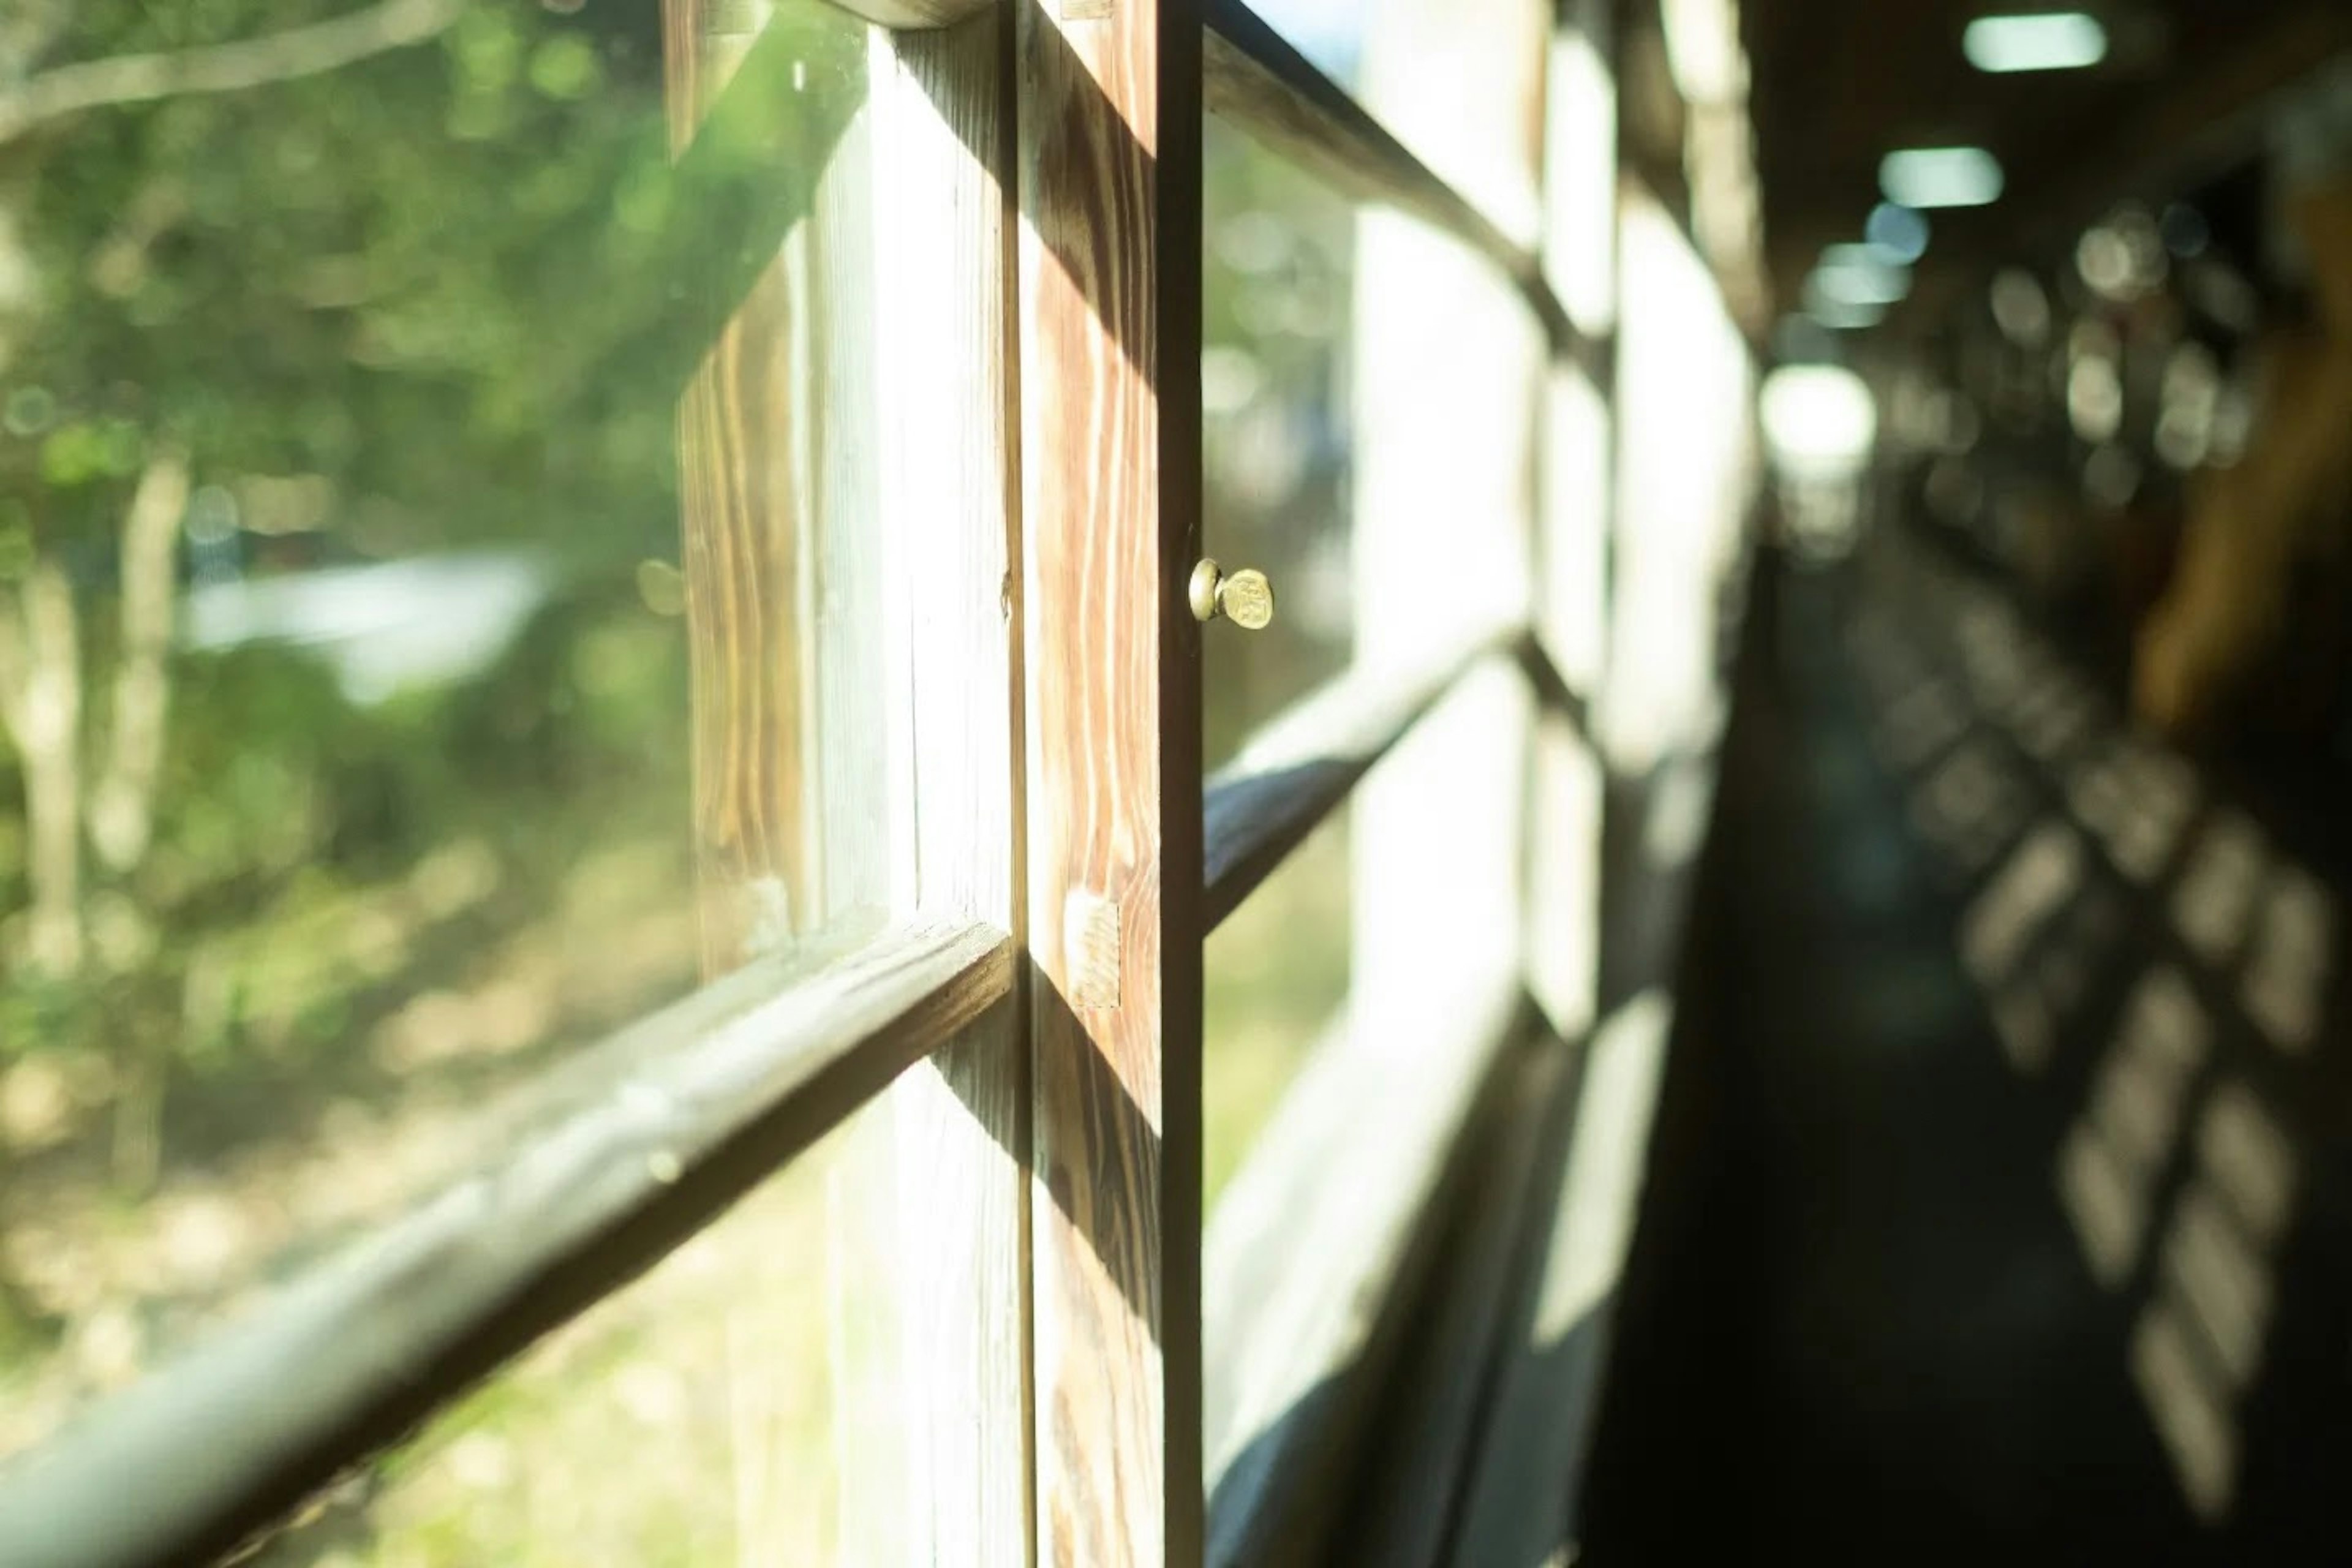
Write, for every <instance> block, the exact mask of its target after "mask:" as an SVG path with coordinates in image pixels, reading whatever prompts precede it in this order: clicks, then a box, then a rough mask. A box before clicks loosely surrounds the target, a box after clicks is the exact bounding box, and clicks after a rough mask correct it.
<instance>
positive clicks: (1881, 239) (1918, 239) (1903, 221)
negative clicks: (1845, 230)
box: [1862, 202, 1927, 267]
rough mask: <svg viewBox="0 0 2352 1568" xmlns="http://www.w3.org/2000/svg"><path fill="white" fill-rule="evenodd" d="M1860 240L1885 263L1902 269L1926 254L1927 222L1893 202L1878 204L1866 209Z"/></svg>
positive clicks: (1922, 217) (1907, 208)
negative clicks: (1882, 257)
mask: <svg viewBox="0 0 2352 1568" xmlns="http://www.w3.org/2000/svg"><path fill="white" fill-rule="evenodd" d="M1862 237H1864V239H1867V240H1868V241H1870V245H1871V248H1872V249H1874V250H1875V251H1877V252H1878V253H1879V254H1880V255H1882V256H1884V257H1885V258H1886V259H1887V260H1889V261H1894V262H1899V263H1901V264H1903V265H1904V266H1906V267H1907V266H1909V265H1910V264H1911V263H1912V262H1914V261H1916V260H1918V259H1919V258H1921V257H1923V256H1925V255H1927V219H1926V218H1925V217H1924V216H1921V215H1919V214H1918V213H1916V212H1913V211H1912V210H1911V209H1910V208H1909V207H1903V206H1896V205H1895V204H1894V203H1893V202H1881V203H1879V204H1878V205H1876V206H1874V207H1873V208H1871V209H1870V221H1869V222H1868V223H1866V224H1864V226H1863V230H1862Z"/></svg>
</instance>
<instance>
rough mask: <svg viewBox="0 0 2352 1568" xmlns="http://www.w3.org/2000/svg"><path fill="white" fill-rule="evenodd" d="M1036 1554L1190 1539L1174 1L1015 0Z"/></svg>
mask: <svg viewBox="0 0 2352 1568" xmlns="http://www.w3.org/2000/svg"><path fill="white" fill-rule="evenodd" d="M1018 57H1019V67H1020V78H1021V81H1022V84H1023V88H1024V98H1023V100H1022V112H1021V115H1020V117H1019V120H1020V135H1019V142H1020V151H1019V190H1020V205H1021V212H1022V216H1023V218H1024V225H1023V229H1022V239H1021V259H1020V305H1021V371H1020V377H1021V394H1022V395H1021V420H1022V440H1021V466H1022V487H1023V532H1024V544H1023V559H1024V571H1023V574H1022V575H1023V585H1024V600H1025V602H1024V606H1023V614H1024V628H1025V652H1026V682H1025V685H1026V690H1027V696H1028V708H1027V713H1026V737H1027V746H1026V749H1027V758H1028V770H1027V818H1028V823H1029V846H1028V864H1029V885H1028V902H1029V935H1030V950H1031V952H1032V955H1033V959H1034V973H1033V981H1032V996H1031V1005H1032V1013H1033V1026H1034V1051H1035V1062H1034V1163H1035V1165H1034V1177H1033V1181H1032V1184H1031V1194H1032V1196H1031V1201H1032V1223H1033V1246H1034V1261H1035V1275H1034V1280H1035V1306H1034V1310H1035V1399H1036V1405H1035V1415H1036V1458H1037V1491H1036V1509H1037V1531H1038V1542H1037V1545H1038V1556H1039V1558H1040V1560H1041V1561H1045V1562H1050V1563H1056V1564H1064V1563H1079V1564H1090V1563H1104V1564H1139V1565H1143V1564H1178V1563H1197V1562H1199V1561H1200V1553H1201V1510H1202V1497H1201V1413H1200V1238H1201V1212H1200V1202H1201V940H1202V934H1203V930H1204V922H1203V921H1202V912H1201V894H1200V889H1201V886H1202V880H1201V877H1202V859H1201V832H1202V826H1201V693H1200V635H1201V628H1200V626H1198V625H1197V624H1196V623H1195V622H1194V621H1193V620H1192V615H1191V613H1190V611H1189V610H1188V608H1187V607H1186V595H1185V588H1186V584H1187V581H1188V580H1189V578H1190V575H1191V573H1192V565H1193V563H1194V562H1195V561H1196V560H1197V559H1198V557H1199V545H1200V537H1199V534H1200V484H1201V426H1200V415H1201V394H1200V358H1201V314H1200V313H1201V272H1200V255H1201V177H1202V174H1201V100H1200V79H1201V24H1200V16H1199V12H1198V10H1197V8H1196V5H1195V0H1115V3H1114V0H1059V3H1058V4H1055V5H1047V4H1045V3H1044V0H1025V3H1024V5H1022V8H1021V12H1020V18H1019V45H1018Z"/></svg>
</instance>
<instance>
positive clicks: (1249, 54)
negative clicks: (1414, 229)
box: [1203, 0, 1579, 356]
mask: <svg viewBox="0 0 2352 1568" xmlns="http://www.w3.org/2000/svg"><path fill="white" fill-rule="evenodd" d="M1203 5H1204V9H1205V12H1206V16H1207V20H1208V26H1209V38H1208V45H1207V53H1206V58H1205V62H1204V65H1205V71H1206V76H1205V79H1204V82H1203V93H1204V96H1205V99H1206V102H1207V106H1208V109H1209V111H1210V112H1211V113H1213V114H1216V115H1219V116H1221V117H1222V118H1223V119H1226V120H1229V121H1233V123H1234V124H1235V125H1238V126H1240V127H1241V128H1242V129H1243V130H1244V131H1246V132H1249V134H1250V135H1251V136H1253V137H1255V138H1256V139H1257V140H1258V141H1259V142H1262V143H1264V144H1265V146H1266V147H1268V148H1270V149H1272V150H1273V151H1274V152H1276V153H1280V154H1281V155H1282V156H1284V157H1286V158H1288V159H1289V160H1291V161H1292V162H1293V163H1297V164H1298V165H1299V166H1300V167H1301V168H1304V169H1306V170H1307V171H1309V172H1310V173H1313V174H1317V175H1318V176H1319V177H1321V178H1322V179H1324V180H1327V181H1328V182H1329V183H1330V184H1332V185H1333V186H1334V187H1335V188H1337V189H1339V190H1340V191H1342V192H1345V193H1346V194H1347V195H1349V196H1352V197H1353V198H1355V199H1356V200H1358V201H1362V202H1374V203H1379V204H1381V205H1387V206H1392V207H1395V208H1396V209H1397V210H1398V211H1400V212H1404V213H1409V214H1411V215H1412V216H1414V217H1416V218H1419V219H1420V220H1421V221H1422V222H1423V223H1426V224H1429V225H1430V226H1433V227H1435V228H1437V229H1440V230H1442V231H1444V233H1446V234H1448V235H1451V236H1452V237H1454V238H1455V239H1457V240H1459V241H1461V242H1462V243H1463V244H1464V245H1466V246H1468V247H1470V248H1471V249H1472V250H1474V251H1475V252H1477V253H1478V254H1479V255H1480V256H1483V257H1485V258H1486V259H1487V260H1488V261H1490V262H1492V263H1494V265H1495V266H1496V267H1497V268H1501V269H1502V271H1503V274H1504V275H1505V276H1506V277H1507V278H1508V279H1510V280H1511V285H1512V287H1513V288H1515V289H1517V290H1518V292H1519V294H1520V295H1521V296H1522V297H1523V298H1524V299H1525V300H1527V302H1528V308H1529V309H1530V310H1534V311H1535V313H1536V319H1537V321H1538V322H1540V323H1541V325H1542V328H1543V332H1544V338H1545V341H1546V342H1549V344H1550V346H1551V349H1552V352H1553V353H1555V354H1559V355H1563V356H1565V355H1572V354H1574V353H1578V352H1579V337H1578V333H1577V331H1576V328H1575V327H1574V325H1573V324H1571V323H1570V320H1569V315H1568V311H1567V310H1565V309H1563V308H1562V307H1561V305H1560V302H1559V298H1558V296H1556V295H1555V294H1554V293H1553V292H1552V289H1551V285H1550V284H1549V282H1547V281H1546V280H1545V278H1544V271H1543V267H1542V265H1541V263H1540V262H1539V261H1538V258H1537V256H1536V252H1535V249H1534V247H1533V246H1532V245H1531V244H1529V243H1528V241H1527V240H1526V239H1523V238H1520V237H1514V236H1513V235H1512V234H1511V233H1509V232H1508V231H1507V229H1506V228H1505V227H1504V226H1503V225H1501V224H1499V223H1497V222H1496V220H1495V219H1494V218H1493V217H1491V216H1489V215H1488V214H1486V212H1484V211H1482V210H1481V209H1480V208H1479V207H1478V206H1477V205H1475V203H1473V202H1472V201H1471V200H1470V199H1469V198H1468V197H1466V196H1465V195H1463V194H1462V193H1461V192H1460V191H1458V190H1457V189H1455V188H1454V185H1452V184H1449V183H1448V182H1447V181H1446V180H1444V178H1442V177H1441V176H1440V175H1438V174H1436V173H1435V172H1434V171H1433V170H1432V169H1431V168H1430V167H1429V165H1428V164H1427V163H1423V161H1422V160H1421V159H1420V158H1419V157H1418V156H1417V155H1415V153H1413V152H1412V149H1411V148H1409V147H1407V146H1406V145H1405V144H1404V143H1403V142H1401V141H1399V140H1398V139H1397V138H1396V136H1395V135H1394V134H1393V133H1391V132H1390V131H1389V129H1388V128H1387V127H1386V126H1384V125H1382V124H1381V122H1380V121H1378V120H1376V119H1374V118H1373V117H1372V115H1371V113H1370V110H1366V109H1365V108H1364V106H1363V105H1362V104H1360V103H1359V102H1357V101H1356V100H1355V99H1354V98H1353V97H1351V96H1350V95H1349V92H1348V90H1347V89H1345V88H1342V87H1341V86H1339V84H1338V83H1337V82H1335V81H1333V80H1332V79H1330V78H1329V77H1327V76H1325V75H1324V74H1323V73H1322V72H1321V71H1319V70H1318V69H1316V68H1315V67H1314V65H1313V64H1312V63H1311V62H1309V61H1308V60H1307V57H1306V56H1304V55H1302V54H1300V53H1299V52H1298V51H1297V49H1295V48H1293V47H1291V46H1290V44H1289V43H1288V42H1287V41H1286V40H1285V39H1284V38H1283V37H1282V36H1281V35H1280V34H1278V33H1276V31H1275V30H1274V29H1273V28H1272V27H1269V26H1266V25H1265V22H1263V21H1261V20H1260V19H1259V18H1258V16H1257V15H1256V13H1255V12H1253V11H1252V10H1250V8H1249V6H1248V5H1246V4H1244V0H1203Z"/></svg>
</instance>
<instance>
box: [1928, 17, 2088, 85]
mask: <svg viewBox="0 0 2352 1568" xmlns="http://www.w3.org/2000/svg"><path fill="white" fill-rule="evenodd" d="M1960 49H1961V52H1962V53H1964V54H1966V55H1967V56H1968V57H1969V64H1970V65H1972V66H1974V67H1976V68H1977V69H1979V70H1980V71H1996V72H2008V71H2065V70H2082V69H2084V68H2086V67H2090V66H2095V65H2097V64H2098V63H2099V62H2100V61H2101V60H2103V59H2105V58H2107V30H2106V29H2105V27H2103V26H2099V19H2098V18H2097V17H2095V16H2085V15H2084V13H2082V12H2080V11H2044V12H2041V13H2039V14H2036V15H2033V16H1979V17H1978V18H1977V19H1976V20H1975V21H1973V22H1970V23H1969V29H1968V31H1967V32H1966V33H1964V34H1962V35H1961V36H1960Z"/></svg>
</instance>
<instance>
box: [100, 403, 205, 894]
mask: <svg viewBox="0 0 2352 1568" xmlns="http://www.w3.org/2000/svg"><path fill="white" fill-rule="evenodd" d="M187 507H188V460H187V457H186V455H185V454H184V453H182V452H180V451H179V450H177V449H176V448H173V447H163V448H161V449H159V450H158V451H157V452H156V454H155V455H154V456H153V457H152V458H150V459H149V460H148V464H147V468H146V471H145V472H144V473H142V475H141V476H140V477H139V488H138V489H137V490H136V491H135V492H134V493H133V494H132V495H131V507H130V510H128V511H126V512H125V513H124V514H123V519H122V605H121V629H122V648H121V663H120V664H119V666H118V667H117V668H116V670H115V676H114V712H113V727H112V732H111V734H110V736H109V744H108V748H107V753H106V763H105V766H104V768H103V770H102V771H101V772H100V775H99V779H98V784H97V787H96V789H95V790H93V791H92V792H91V795H90V809H89V840H90V844H91V847H94V848H95V849H96V850H97V851H98V858H99V860H100V863H101V864H103V865H104V866H105V867H106V868H107V869H108V870H110V871H112V872H115V873H117V874H118V875H119V874H121V873H122V872H125V871H128V870H130V869H131V868H132V867H134V866H136V865H138V864H139V861H140V858H141V857H142V856H144V855H145V854H146V853H147V843H148V839H149V837H150V836H151V835H152V832H153V830H154V822H155V785H156V780H157V777H158V775H159V773H161V771H162V768H163V721H164V716H165V711H166V708H167V705H168V703H169V701H170V698H171V682H170V679H169V677H168V673H167V670H166V666H165V660H166V658H168V656H169V654H170V652H171V641H172V616H173V603H174V601H175V599H176V597H177V595H178V590H179V573H178V571H177V567H178V561H177V559H176V546H177V545H178V543H179V540H180V519H181V516H182V515H183V514H184V512H185V511H186V510H187Z"/></svg>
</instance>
